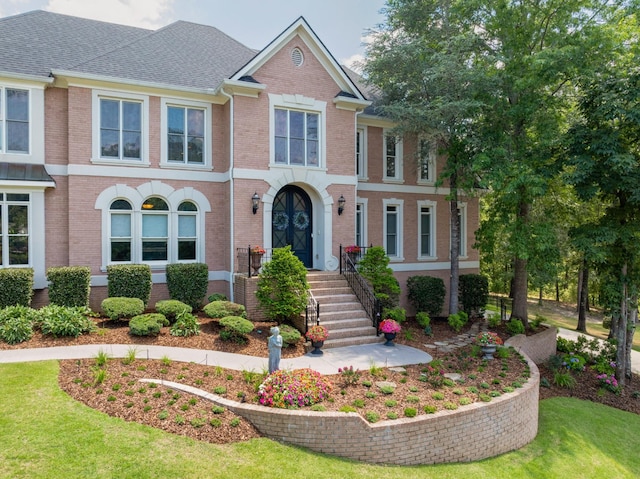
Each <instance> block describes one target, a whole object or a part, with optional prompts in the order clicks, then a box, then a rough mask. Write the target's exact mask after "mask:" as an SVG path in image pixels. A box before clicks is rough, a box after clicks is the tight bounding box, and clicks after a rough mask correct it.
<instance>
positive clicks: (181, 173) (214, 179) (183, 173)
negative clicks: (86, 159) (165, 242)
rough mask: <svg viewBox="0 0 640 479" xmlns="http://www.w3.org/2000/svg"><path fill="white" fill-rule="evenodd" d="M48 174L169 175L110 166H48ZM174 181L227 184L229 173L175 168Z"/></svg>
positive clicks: (145, 177) (152, 177) (146, 177)
mask: <svg viewBox="0 0 640 479" xmlns="http://www.w3.org/2000/svg"><path fill="white" fill-rule="evenodd" d="M47 172H48V173H49V174H50V175H52V176H92V177H100V178H118V179H121V178H123V177H124V178H132V179H133V178H137V179H142V180H160V181H162V180H166V179H167V176H168V175H169V174H168V173H167V171H166V169H158V168H130V167H128V166H117V165H113V163H109V164H106V165H105V164H93V165H68V166H67V165H47ZM170 176H171V179H172V180H180V181H194V182H198V183H200V182H210V183H226V182H227V181H229V172H228V171H227V172H221V173H214V172H212V171H204V170H202V169H194V168H189V169H187V168H184V167H183V168H175V169H174V170H173V171H171V174H170Z"/></svg>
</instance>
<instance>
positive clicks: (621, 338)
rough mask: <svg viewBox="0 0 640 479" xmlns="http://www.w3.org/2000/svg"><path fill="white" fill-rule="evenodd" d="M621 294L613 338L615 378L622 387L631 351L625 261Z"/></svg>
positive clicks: (629, 362) (629, 367)
mask: <svg viewBox="0 0 640 479" xmlns="http://www.w3.org/2000/svg"><path fill="white" fill-rule="evenodd" d="M621 280H622V291H621V292H622V295H621V298H620V317H619V318H618V324H617V326H616V328H615V334H614V338H615V340H616V345H617V346H616V379H617V380H618V384H619V385H620V386H622V387H624V386H626V385H627V382H628V380H629V379H630V377H627V371H629V372H630V370H631V361H630V360H631V352H630V351H629V349H628V348H627V344H628V341H627V333H628V325H629V315H630V313H629V300H628V298H627V294H628V290H627V263H625V264H624V265H623V266H622V274H621Z"/></svg>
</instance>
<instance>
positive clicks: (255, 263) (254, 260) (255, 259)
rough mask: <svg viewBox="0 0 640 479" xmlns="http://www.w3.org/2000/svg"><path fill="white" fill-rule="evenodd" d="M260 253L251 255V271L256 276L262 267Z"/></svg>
mask: <svg viewBox="0 0 640 479" xmlns="http://www.w3.org/2000/svg"><path fill="white" fill-rule="evenodd" d="M262 256H263V254H262V253H253V252H252V253H251V269H252V270H253V273H254V274H258V271H260V267H261V266H262Z"/></svg>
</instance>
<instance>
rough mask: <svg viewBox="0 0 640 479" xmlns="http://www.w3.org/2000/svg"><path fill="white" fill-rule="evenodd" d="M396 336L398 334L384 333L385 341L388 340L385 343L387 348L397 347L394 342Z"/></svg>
mask: <svg viewBox="0 0 640 479" xmlns="http://www.w3.org/2000/svg"><path fill="white" fill-rule="evenodd" d="M396 334H397V333H384V339H386V340H387V342H386V343H384V345H385V346H395V343H394V342H393V340H394V339H396Z"/></svg>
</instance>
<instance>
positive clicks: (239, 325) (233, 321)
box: [220, 316, 284, 343]
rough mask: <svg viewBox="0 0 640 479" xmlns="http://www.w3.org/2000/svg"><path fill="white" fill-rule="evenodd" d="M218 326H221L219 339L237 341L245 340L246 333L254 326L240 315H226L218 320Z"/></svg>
mask: <svg viewBox="0 0 640 479" xmlns="http://www.w3.org/2000/svg"><path fill="white" fill-rule="evenodd" d="M220 326H222V328H223V330H222V331H221V332H220V339H222V340H223V341H235V342H239V343H243V342H245V341H246V339H247V334H249V333H250V332H251V331H253V328H254V326H253V323H252V322H251V321H249V320H248V319H244V318H241V317H240V316H226V317H224V318H222V319H221V320H220ZM283 341H284V340H283Z"/></svg>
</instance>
